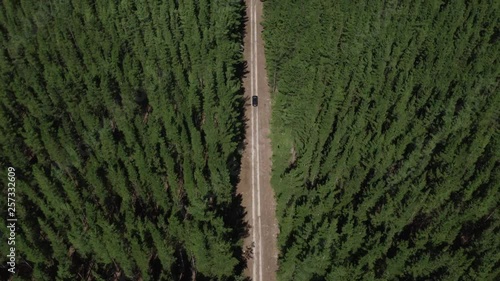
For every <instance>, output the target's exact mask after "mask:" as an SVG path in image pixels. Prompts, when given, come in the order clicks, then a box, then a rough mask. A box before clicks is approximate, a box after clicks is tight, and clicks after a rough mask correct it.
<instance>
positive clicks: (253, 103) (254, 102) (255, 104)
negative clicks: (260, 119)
mask: <svg viewBox="0 0 500 281" xmlns="http://www.w3.org/2000/svg"><path fill="white" fill-rule="evenodd" d="M252 105H253V106H257V105H259V97H258V96H252Z"/></svg>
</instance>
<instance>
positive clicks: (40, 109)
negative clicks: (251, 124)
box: [0, 0, 244, 280]
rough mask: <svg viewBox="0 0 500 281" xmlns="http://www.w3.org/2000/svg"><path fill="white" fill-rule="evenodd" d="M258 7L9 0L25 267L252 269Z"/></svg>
mask: <svg viewBox="0 0 500 281" xmlns="http://www.w3.org/2000/svg"><path fill="white" fill-rule="evenodd" d="M243 9H244V7H243V2H242V1H212V0H202V1H194V0H186V1H129V0H124V1H107V0H102V1H101V0H97V1H81V0H73V1H3V2H2V4H1V8H0V35H1V36H0V46H1V49H0V50H1V55H0V144H1V145H0V166H2V170H3V171H4V172H5V173H4V175H5V177H4V178H3V181H4V180H6V178H7V172H6V169H7V167H9V166H12V167H15V169H16V173H17V195H16V199H17V202H16V206H17V214H18V228H17V236H16V237H17V238H16V239H17V240H16V247H17V248H16V250H17V259H18V260H17V267H16V271H17V274H16V276H17V277H16V278H15V280H18V279H17V278H24V279H26V280H195V279H196V280H239V279H241V271H242V268H243V266H244V261H242V260H241V258H240V257H241V256H242V255H241V246H242V236H241V235H242V234H243V232H244V225H243V222H242V220H243V213H242V210H241V209H240V207H239V206H240V202H239V201H238V198H237V197H236V196H235V187H236V183H237V181H238V174H239V162H240V161H239V157H240V156H239V148H240V145H241V144H242V142H243V138H244V133H243V130H244V127H243V126H244V124H243V119H242V115H243V98H242V97H243V96H242V90H241V81H240V78H241V77H240V76H241V74H240V73H239V72H240V71H239V70H240V69H241V63H242V49H241V46H242V32H241V30H242V29H241V26H242V22H243V19H242V13H243ZM6 192H7V191H6V188H5V190H2V194H4V193H6ZM2 196H3V198H7V197H6V196H4V195H2ZM5 201H6V200H5ZM1 202H2V207H1V209H0V210H1V213H2V215H1V216H0V217H1V219H0V223H1V224H2V225H6V221H5V219H6V216H5V215H4V214H5V213H6V206H7V204H6V202H4V200H3V199H2V200H1ZM2 232H3V230H2ZM4 238H5V237H4V236H2V238H1V239H2V240H4ZM4 242H5V241H2V242H1V243H0V245H1V246H0V249H1V253H2V257H1V258H0V260H1V261H2V270H4V269H5V262H4V261H5V259H6V256H5V255H4V254H3V253H7V251H8V247H10V246H9V245H7V243H4ZM2 274H4V273H2ZM120 276H121V277H122V278H124V279H119V277H120ZM4 277H5V276H4ZM5 278H6V277H5ZM31 278H33V279H31Z"/></svg>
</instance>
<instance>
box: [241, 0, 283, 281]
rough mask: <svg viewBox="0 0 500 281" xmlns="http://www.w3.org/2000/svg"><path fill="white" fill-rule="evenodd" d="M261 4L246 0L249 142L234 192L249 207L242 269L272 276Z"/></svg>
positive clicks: (272, 205) (273, 230) (274, 229)
mask: <svg viewBox="0 0 500 281" xmlns="http://www.w3.org/2000/svg"><path fill="white" fill-rule="evenodd" d="M262 6H263V5H262V3H261V2H260V1H259V0H246V7H247V8H246V15H247V22H246V27H245V39H244V43H245V45H244V47H245V51H244V57H245V60H246V61H247V69H246V70H247V75H246V77H244V81H243V82H244V88H245V98H246V99H247V106H246V107H245V108H246V110H245V116H246V120H247V130H246V140H247V141H246V146H245V151H244V154H243V158H242V169H241V176H240V183H239V185H238V192H239V193H240V194H241V195H242V199H243V206H244V207H245V208H246V210H247V214H246V220H247V221H248V224H249V225H250V230H249V235H248V237H247V238H246V239H245V246H244V247H245V249H244V250H245V253H246V256H247V257H248V264H247V265H248V267H247V270H246V274H247V276H250V277H251V278H252V280H254V281H274V280H276V270H277V268H278V265H277V257H278V251H277V244H276V242H277V241H276V237H277V234H278V226H277V221H276V202H275V199H274V192H273V190H272V188H271V167H272V163H271V156H272V150H271V141H270V139H269V133H270V129H269V125H270V117H271V98H270V93H269V87H268V80H267V74H266V64H265V57H264V45H263V40H262V36H261V34H262V26H261V25H260V22H261V20H262ZM252 96H258V99H259V105H258V106H257V107H253V106H252V105H251V99H252Z"/></svg>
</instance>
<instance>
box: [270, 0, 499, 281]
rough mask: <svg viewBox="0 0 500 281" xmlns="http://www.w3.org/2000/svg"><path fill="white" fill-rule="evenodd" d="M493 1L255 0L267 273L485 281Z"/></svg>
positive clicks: (493, 175) (494, 196)
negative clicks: (275, 256)
mask: <svg viewBox="0 0 500 281" xmlns="http://www.w3.org/2000/svg"><path fill="white" fill-rule="evenodd" d="M499 6H500V5H499V2H498V1H409V0H404V1H319V0H312V1H307V3H305V2H304V1H292V0H283V1H266V2H265V6H264V13H265V22H264V38H265V43H266V60H267V65H268V75H269V81H270V86H271V89H273V92H272V100H273V115H272V128H271V130H272V143H273V179H272V186H273V188H274V189H275V192H276V196H277V218H278V221H279V228H280V234H279V238H278V245H279V252H280V256H279V267H280V269H279V272H278V277H279V280H283V281H284V280H374V279H380V280H498V279H499V278H500V240H499V239H498V237H499V232H500V209H498V203H499V202H500V193H499V188H500V157H499V156H500V155H499V154H500V143H499V142H500V138H499V124H500V122H499V121H500V118H499V117H500V115H499V113H500V95H499V92H500V89H499V84H498V83H499V74H500V67H499V59H500V56H499V55H500V53H499V52H500V47H499V44H498V43H499V36H500V27H499V15H500V7H499Z"/></svg>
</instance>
